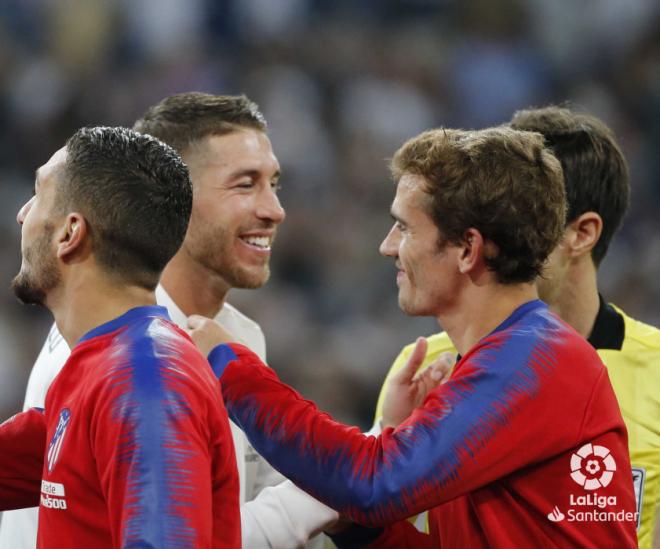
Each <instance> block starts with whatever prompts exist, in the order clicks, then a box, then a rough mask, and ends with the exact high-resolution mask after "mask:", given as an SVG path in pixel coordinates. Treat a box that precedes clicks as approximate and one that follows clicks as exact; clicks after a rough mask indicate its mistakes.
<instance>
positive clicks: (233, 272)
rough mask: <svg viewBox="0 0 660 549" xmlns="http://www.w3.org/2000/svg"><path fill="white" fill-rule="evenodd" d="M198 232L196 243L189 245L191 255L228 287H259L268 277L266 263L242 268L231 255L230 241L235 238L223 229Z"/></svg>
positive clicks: (251, 288) (247, 288)
mask: <svg viewBox="0 0 660 549" xmlns="http://www.w3.org/2000/svg"><path fill="white" fill-rule="evenodd" d="M204 233H205V234H198V235H197V237H196V238H195V240H196V243H195V244H192V245H190V246H189V250H190V254H191V256H192V257H193V258H194V259H195V260H196V261H197V262H199V263H200V264H201V265H203V266H204V267H206V268H207V269H208V270H209V271H212V272H213V273H215V274H216V275H218V276H219V277H220V278H222V279H223V280H224V281H225V282H226V283H227V285H228V286H229V287H231V288H241V289H245V290H255V289H257V288H261V287H262V286H263V285H264V284H266V282H267V281H268V279H269V278H270V267H269V264H268V263H266V264H265V265H264V266H263V268H262V269H260V270H258V271H256V270H254V269H252V270H250V269H247V268H244V267H242V266H241V265H240V263H239V261H237V260H236V259H235V257H234V256H233V252H232V249H231V246H232V242H233V240H234V239H235V238H236V237H235V236H234V235H233V234H230V233H229V231H227V230H225V229H222V228H220V229H216V230H215V231H214V232H213V234H211V231H204Z"/></svg>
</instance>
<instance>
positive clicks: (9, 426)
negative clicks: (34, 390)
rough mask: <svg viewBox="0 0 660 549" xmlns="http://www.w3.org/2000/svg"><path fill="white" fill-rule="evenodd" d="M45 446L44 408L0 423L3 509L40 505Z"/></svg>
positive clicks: (0, 483)
mask: <svg viewBox="0 0 660 549" xmlns="http://www.w3.org/2000/svg"><path fill="white" fill-rule="evenodd" d="M45 448H46V418H45V417H44V413H43V410H40V409H38V408H31V409H30V410H27V411H25V412H22V413H20V414H16V415H15V416H13V417H11V418H10V419H8V420H7V421H5V422H4V423H3V424H2V425H0V510H1V511H7V510H9V509H22V508H24V507H35V506H37V505H39V495H40V492H41V473H42V470H43V462H44V451H45Z"/></svg>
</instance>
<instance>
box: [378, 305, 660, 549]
mask: <svg viewBox="0 0 660 549" xmlns="http://www.w3.org/2000/svg"><path fill="white" fill-rule="evenodd" d="M589 342H590V343H591V344H592V345H593V346H594V348H595V349H596V351H598V354H599V355H600V357H601V359H602V361H603V363H604V364H605V365H606V366H607V370H608V373H609V377H610V380H611V381H612V386H613V387H614V391H615V392H616V395H617V398H618V400H619V406H620V407H621V413H622V415H623V419H624V421H625V423H626V427H627V428H628V446H629V449H630V461H631V464H632V467H633V482H634V485H635V495H636V497H637V509H638V510H639V511H640V514H639V523H638V530H637V536H638V540H639V547H640V548H642V549H650V548H651V546H652V539H653V529H654V524H655V517H656V513H657V512H658V508H659V507H660V330H659V329H658V328H654V327H653V326H649V325H648V324H644V323H643V322H639V321H637V320H633V319H632V318H630V317H629V316H627V315H626V314H624V313H623V312H622V311H621V310H619V309H617V308H616V307H614V306H613V305H608V304H606V303H605V302H604V301H603V299H602V298H601V302H600V309H599V311H598V315H597V316H596V321H595V323H594V328H593V331H592V333H591V336H590V337H589ZM413 348H414V344H410V345H408V346H406V347H405V348H404V349H403V350H402V351H401V353H400V354H399V356H398V357H397V358H396V360H395V361H394V364H393V365H392V367H391V369H390V371H389V373H388V374H387V377H386V378H385V382H384V383H383V387H382V388H381V391H380V396H379V397H378V404H377V407H376V422H377V423H380V420H381V417H382V410H383V399H384V396H385V389H386V387H387V384H388V383H389V380H390V379H391V377H392V375H394V373H395V372H397V371H398V370H399V369H401V368H402V367H403V365H404V364H405V363H406V361H407V360H408V357H409V356H410V353H411V352H412V350H413ZM446 351H449V352H452V353H455V352H456V349H455V348H454V346H453V344H452V342H451V341H450V339H449V337H448V336H447V334H446V333H445V332H441V333H439V334H435V335H432V336H430V337H429V338H428V349H427V354H426V358H425V359H424V363H423V364H422V368H423V367H425V366H426V365H428V364H429V363H431V362H432V361H433V360H435V359H436V358H437V357H438V356H439V355H440V354H442V353H444V352H446ZM657 535H660V531H659V532H658V533H657Z"/></svg>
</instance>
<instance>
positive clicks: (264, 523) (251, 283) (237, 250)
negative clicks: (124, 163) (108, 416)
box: [0, 92, 337, 549]
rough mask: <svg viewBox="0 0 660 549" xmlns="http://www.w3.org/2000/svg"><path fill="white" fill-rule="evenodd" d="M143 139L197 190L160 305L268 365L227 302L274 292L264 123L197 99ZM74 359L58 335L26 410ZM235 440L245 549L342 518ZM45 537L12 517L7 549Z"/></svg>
mask: <svg viewBox="0 0 660 549" xmlns="http://www.w3.org/2000/svg"><path fill="white" fill-rule="evenodd" d="M134 129H136V130H137V131H139V132H142V133H148V134H150V135H153V136H155V137H158V138H159V139H160V140H161V141H163V142H165V143H167V144H168V145H170V146H172V147H173V148H174V149H175V150H176V151H177V152H178V153H179V154H180V155H181V156H182V158H183V159H184V161H185V162H186V164H187V165H188V167H189V169H190V175H191V179H192V182H193V211H192V215H191V219H190V225H189V227H188V232H187V234H186V238H185V240H184V243H183V245H182V247H181V249H180V250H179V252H178V253H177V254H176V255H175V256H174V258H173V259H172V260H171V261H170V263H169V264H168V266H167V267H166V269H165V271H164V273H163V277H162V279H161V284H160V285H159V286H158V288H157V289H156V298H157V300H158V303H159V304H160V305H163V306H165V307H167V309H168V312H169V315H170V317H171V319H172V321H173V322H175V323H177V324H179V325H185V320H186V317H187V316H188V315H191V314H201V315H204V316H208V317H211V318H215V319H216V320H218V321H219V322H220V323H221V324H222V325H223V326H225V327H226V328H227V329H228V330H229V331H230V332H231V333H233V334H235V335H236V336H237V337H238V338H239V339H240V340H241V341H243V342H244V343H245V344H246V345H247V346H248V347H250V348H251V349H252V350H253V351H254V352H255V353H257V354H258V355H259V356H260V357H261V358H262V359H265V354H266V345H265V340H264V335H263V333H262V331H261V328H260V327H259V325H258V324H257V323H255V322H254V321H252V320H251V319H249V318H247V317H246V316H245V315H243V314H242V313H240V312H239V311H238V310H237V309H235V308H234V307H232V306H231V305H229V304H228V303H227V302H226V297H227V294H228V292H229V290H230V289H231V288H259V287H261V286H262V285H263V284H265V283H266V281H267V280H268V277H269V260H270V255H271V245H272V243H273V240H274V238H275V233H276V231H277V227H278V225H279V224H280V223H281V222H282V221H283V220H284V216H285V213H284V210H283V209H282V206H281V205H280V202H279V199H278V197H277V190H278V188H279V183H278V179H279V175H280V167H279V163H278V161H277V158H276V157H275V155H274V154H273V150H272V147H271V143H270V140H269V139H268V136H267V134H266V121H265V119H264V117H263V115H262V114H261V113H260V112H259V110H258V107H257V105H256V104H254V103H253V102H252V101H250V100H248V99H247V98H246V97H244V96H214V95H208V94H203V93H194V92H192V93H184V94H178V95H174V96H172V97H168V98H166V99H164V100H163V101H161V102H160V103H158V104H157V105H155V106H153V107H151V108H150V109H149V110H148V111H147V112H146V113H145V114H144V116H143V117H142V118H141V119H140V120H138V121H137V122H136V124H135V126H134ZM154 237H155V240H154V245H157V240H156V238H157V235H154ZM68 356H69V348H68V346H67V345H66V342H65V341H64V340H63V339H62V337H61V335H60V334H59V332H58V331H57V329H56V327H55V326H53V328H52V329H51V331H50V333H49V335H48V338H47V340H46V342H45V343H44V346H43V348H42V350H41V353H40V354H39V357H38V358H37V361H36V363H35V365H34V368H33V370H32V373H31V375H30V380H29V382H28V388H27V394H26V399H25V406H24V408H25V409H27V408H31V407H35V406H36V407H43V405H44V400H45V395H46V392H47V391H48V387H49V386H50V384H51V382H52V381H53V379H54V378H55V376H56V375H57V374H58V372H59V370H60V368H61V367H62V365H63V364H64V362H65V361H66V359H67V358H68ZM232 434H233V436H234V447H235V450H236V458H237V465H238V471H239V476H240V481H241V482H240V490H241V492H240V495H241V498H240V501H241V527H242V538H243V546H244V547H248V548H259V547H274V548H282V549H284V548H286V547H298V546H300V545H302V544H304V543H305V541H306V540H307V539H308V538H309V537H310V536H312V535H313V534H314V533H316V532H317V531H320V530H321V529H322V528H323V527H324V526H326V525H327V524H329V523H332V522H333V521H334V520H335V519H336V516H337V515H336V513H335V512H334V511H332V510H331V509H329V508H327V507H325V506H324V505H322V504H320V503H318V502H316V501H315V500H313V499H312V498H311V497H310V496H308V495H307V494H305V493H304V492H302V491H300V490H299V489H298V488H296V487H294V486H293V485H292V484H291V483H289V482H285V481H284V477H282V476H281V475H279V474H278V473H276V472H275V471H274V470H273V469H272V468H271V467H270V466H269V465H268V463H266V462H265V460H264V459H263V458H261V456H259V455H258V454H257V453H256V452H255V451H254V449H253V448H252V447H251V446H250V445H249V443H248V442H247V439H246V438H245V436H244V435H243V433H242V432H241V431H240V430H239V429H238V428H237V427H236V426H235V425H233V424H232ZM265 487H271V488H268V489H266V490H264V488H265ZM36 529H37V513H36V509H27V510H20V511H12V512H8V513H5V515H4V516H3V519H2V523H1V524H0V547H11V548H12V549H24V548H25V549H28V548H29V549H33V548H34V547H35V539H36Z"/></svg>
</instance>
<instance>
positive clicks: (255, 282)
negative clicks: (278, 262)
mask: <svg viewBox="0 0 660 549" xmlns="http://www.w3.org/2000/svg"><path fill="white" fill-rule="evenodd" d="M269 278H270V271H269V270H268V269H266V270H265V271H262V272H258V273H255V272H249V271H242V272H240V273H236V276H235V277H234V281H233V284H232V286H233V287H234V288H242V289H244V290H256V289H257V288H261V287H262V286H263V285H264V284H266V282H268V279H269Z"/></svg>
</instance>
